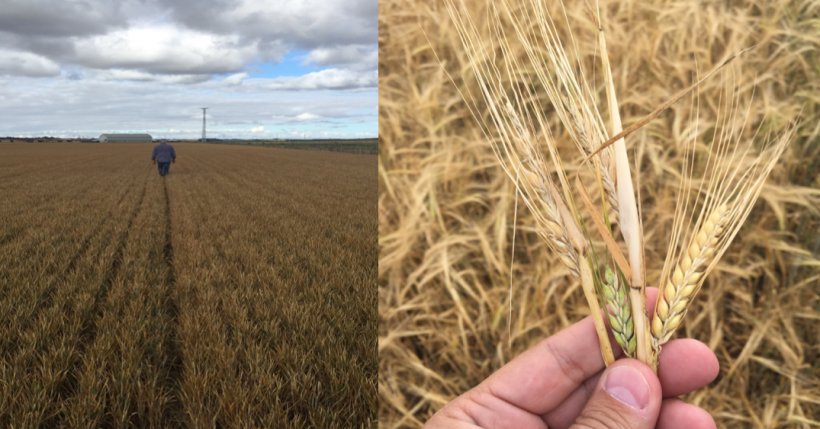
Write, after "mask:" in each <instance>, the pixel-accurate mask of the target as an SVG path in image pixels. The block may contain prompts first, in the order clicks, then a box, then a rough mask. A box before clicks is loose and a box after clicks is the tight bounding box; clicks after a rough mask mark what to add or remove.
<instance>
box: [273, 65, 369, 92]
mask: <svg viewBox="0 0 820 429" xmlns="http://www.w3.org/2000/svg"><path fill="white" fill-rule="evenodd" d="M377 85H378V75H377V72H376V71H375V70H373V71H354V70H347V69H336V68H331V69H325V70H320V71H317V72H312V73H308V74H305V75H302V76H296V77H290V76H289V77H279V78H273V79H268V80H267V84H266V85H265V86H266V87H267V88H269V89H274V90H315V89H356V88H375V87H376V86H377Z"/></svg>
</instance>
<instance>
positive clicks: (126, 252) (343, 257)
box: [0, 143, 378, 428]
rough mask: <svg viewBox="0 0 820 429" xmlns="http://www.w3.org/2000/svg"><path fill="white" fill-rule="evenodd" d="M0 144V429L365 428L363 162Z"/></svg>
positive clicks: (370, 384) (367, 200)
mask: <svg viewBox="0 0 820 429" xmlns="http://www.w3.org/2000/svg"><path fill="white" fill-rule="evenodd" d="M175 148H176V151H177V155H178V159H177V163H176V164H173V165H172V166H171V173H170V175H169V176H167V177H165V178H162V177H159V176H158V175H157V172H156V168H155V167H154V166H152V165H151V162H150V154H151V146H150V145H143V144H110V145H102V144H69V143H64V144H59V143H44V144H38V143H30V144H21V143H4V144H0V196H1V197H0V288H2V294H0V317H2V318H3V321H2V322H3V323H2V324H0V330H1V331H2V334H0V380H2V383H0V426H3V427H58V426H63V427H157V428H159V427H162V428H166V427H265V428H267V427H340V428H341V427H344V428H348V427H370V426H371V425H372V424H373V422H374V421H375V418H376V415H375V409H376V403H377V402H376V401H377V398H376V395H377V391H376V371H377V349H376V340H375V338H374V336H373V332H374V330H375V329H376V314H375V307H376V290H375V288H374V287H373V278H375V276H376V258H377V251H378V250H377V243H376V238H375V234H376V219H375V218H374V216H373V212H372V211H373V209H372V208H373V207H374V206H375V203H376V180H375V178H374V177H373V171H374V168H375V164H376V158H375V157H374V156H372V155H355V154H343V153H330V152H317V151H299V150H283V149H270V148H253V147H237V146H223V145H202V144H175Z"/></svg>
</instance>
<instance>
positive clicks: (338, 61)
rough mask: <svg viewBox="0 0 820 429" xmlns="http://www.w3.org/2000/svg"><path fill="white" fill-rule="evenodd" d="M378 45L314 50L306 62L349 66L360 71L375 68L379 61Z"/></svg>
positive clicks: (344, 46) (328, 47)
mask: <svg viewBox="0 0 820 429" xmlns="http://www.w3.org/2000/svg"><path fill="white" fill-rule="evenodd" d="M378 52H379V47H378V45H341V46H327V47H320V48H316V49H314V50H312V51H310V53H308V56H307V62H310V63H314V64H318V65H351V66H354V67H356V68H360V69H367V68H375V67H376V65H377V64H378V61H379V53H378Z"/></svg>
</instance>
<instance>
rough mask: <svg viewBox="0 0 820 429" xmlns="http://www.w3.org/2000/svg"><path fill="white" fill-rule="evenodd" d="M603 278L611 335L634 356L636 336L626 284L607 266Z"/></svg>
mask: <svg viewBox="0 0 820 429" xmlns="http://www.w3.org/2000/svg"><path fill="white" fill-rule="evenodd" d="M604 280H605V281H604V284H603V292H604V303H605V304H606V308H607V314H608V316H609V326H610V327H611V328H612V336H613V337H615V341H617V342H618V345H620V346H621V348H622V349H623V351H624V353H625V354H626V355H627V356H629V357H635V348H636V347H637V338H636V337H635V324H634V322H633V320H632V310H631V307H630V305H629V300H628V299H627V288H628V286H627V285H626V284H622V283H621V282H620V279H619V278H618V276H617V275H615V273H614V272H613V271H612V269H610V268H609V267H607V269H606V274H605V279H604Z"/></svg>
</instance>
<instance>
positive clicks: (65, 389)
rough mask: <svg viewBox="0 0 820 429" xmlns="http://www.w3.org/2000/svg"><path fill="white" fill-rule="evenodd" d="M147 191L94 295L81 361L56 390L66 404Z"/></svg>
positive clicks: (81, 339) (83, 333)
mask: <svg viewBox="0 0 820 429" xmlns="http://www.w3.org/2000/svg"><path fill="white" fill-rule="evenodd" d="M147 188H148V182H147V181H145V182H143V185H142V190H141V191H140V196H139V198H138V199H137V203H136V204H135V205H134V208H133V209H132V210H131V213H130V214H129V215H128V221H127V222H126V226H125V228H124V229H123V232H122V233H121V234H120V236H119V240H118V241H117V247H116V249H115V250H114V255H113V257H112V258H111V263H110V265H109V266H108V270H107V271H106V274H105V276H104V277H103V280H102V282H100V287H99V289H97V293H96V295H95V296H94V303H93V304H92V305H91V308H90V309H89V310H88V313H89V315H88V316H87V317H86V318H85V319H84V320H83V322H82V327H81V328H80V334H79V338H78V339H77V343H76V351H77V353H76V356H77V358H76V359H75V360H74V362H72V364H71V367H70V368H69V369H68V371H67V374H68V375H67V376H66V378H65V379H64V380H63V382H62V383H60V385H59V386H58V387H57V389H56V393H57V395H58V397H59V398H60V400H61V401H66V400H68V399H69V398H71V397H72V396H74V395H75V394H76V391H77V386H78V384H79V380H78V378H77V377H78V375H79V374H80V373H81V372H82V369H83V356H84V355H85V352H86V350H87V349H88V347H89V346H90V345H91V344H93V343H94V339H95V338H96V337H97V321H98V320H99V319H100V317H101V316H102V313H103V303H104V301H105V299H106V297H107V296H108V293H109V292H110V290H111V287H112V286H113V284H114V279H116V278H117V275H118V274H119V271H120V266H121V265H122V257H123V253H124V252H125V247H126V244H127V242H128V237H129V236H130V234H131V226H132V225H133V223H134V219H136V217H137V215H138V214H139V212H140V209H141V208H142V206H143V202H144V200H145V194H146V191H147ZM62 418H63V416H62V414H58V415H57V416H54V420H55V421H53V422H49V423H54V426H55V427H58V426H62V424H63V422H62Z"/></svg>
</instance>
